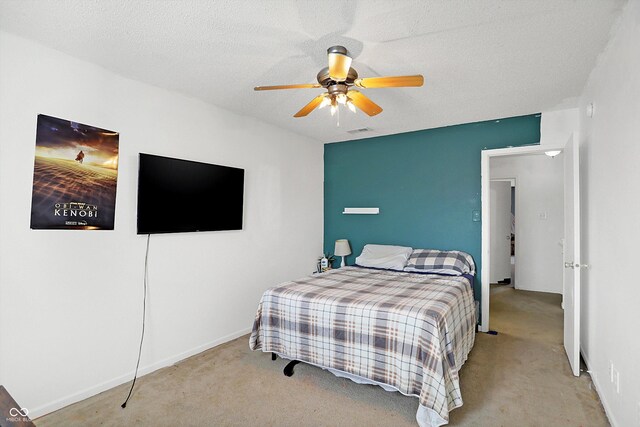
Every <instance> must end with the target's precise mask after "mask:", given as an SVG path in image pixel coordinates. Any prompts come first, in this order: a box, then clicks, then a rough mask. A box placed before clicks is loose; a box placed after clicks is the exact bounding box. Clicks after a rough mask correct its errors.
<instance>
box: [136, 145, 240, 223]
mask: <svg viewBox="0 0 640 427" xmlns="http://www.w3.org/2000/svg"><path fill="white" fill-rule="evenodd" d="M243 201H244V169H238V168H232V167H228V166H219V165H212V164H209V163H200V162H193V161H189V160H181V159H172V158H169V157H161V156H154V155H152V154H144V153H140V163H139V171H138V234H155V233H185V232H194V231H217V230H241V229H242V216H243Z"/></svg>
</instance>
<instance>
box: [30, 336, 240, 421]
mask: <svg viewBox="0 0 640 427" xmlns="http://www.w3.org/2000/svg"><path fill="white" fill-rule="evenodd" d="M249 332H251V328H247V329H242V330H239V331H236V332H234V333H231V334H229V335H226V336H224V337H221V338H218V339H216V340H213V341H211V342H208V343H206V344H202V345H199V346H197V347H194V348H192V349H190V350H187V351H184V352H182V353H178V354H176V355H174V356H171V357H167V358H166V359H162V360H160V361H158V362H155V363H152V364H151V365H147V366H142V367H140V369H138V377H141V376H144V375H147V374H150V373H152V372H155V371H157V370H158V369H162V368H165V367H167V366H171V365H173V364H174V363H176V362H179V361H181V360H184V359H186V358H188V357H191V356H194V355H196V354H198V353H202V352H203V351H205V350H209V349H211V348H213V347H216V346H219V345H221V344H224V343H226V342H229V341H231V340H234V339H236V338H238V337H241V336H243V335H245V334H248V333H249ZM247 345H249V344H248V343H247ZM133 374H134V371H133V370H132V371H131V372H128V373H126V374H123V375H120V376H119V377H116V378H113V379H111V380H108V381H104V382H102V383H100V384H97V385H95V386H92V387H89V388H86V389H84V390H81V391H79V392H77V393H73V394H70V395H68V396H65V397H62V398H60V399H57V400H54V401H53V402H49V403H46V404H44V405H41V406H38V407H36V408H33V409H32V408H29V416H30V417H31V419H35V418H38V417H41V416H43V415H46V414H50V413H51V412H54V411H57V410H58V409H62V408H64V407H65V406H69V405H71V404H74V403H76V402H80V401H81V400H84V399H87V398H89V397H91V396H95V395H96V394H99V393H102V392H103V391H106V390H109V389H111V388H114V387H117V386H119V385H121V384H124V383H126V382H128V381H131V379H132V378H133ZM123 398H124V396H123Z"/></svg>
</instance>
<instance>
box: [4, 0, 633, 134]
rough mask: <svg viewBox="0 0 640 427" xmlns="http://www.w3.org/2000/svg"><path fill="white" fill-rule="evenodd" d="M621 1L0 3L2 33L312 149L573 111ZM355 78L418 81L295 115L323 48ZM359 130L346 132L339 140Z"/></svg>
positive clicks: (308, 95)
mask: <svg viewBox="0 0 640 427" xmlns="http://www.w3.org/2000/svg"><path fill="white" fill-rule="evenodd" d="M624 4H625V1H624V0H579V1H576V0H519V1H506V0H502V1H500V0H450V1H424V0H392V1H386V0H367V1H365V0H359V1H335V0H334V1H326V0H313V1H302V0H298V1H294V0H261V1H258V0H254V1H242V0H217V1H211V0H184V1H152V0H55V1H54V0H48V1H47V0H41V1H38V0H0V29H2V30H4V31H7V32H10V33H14V34H17V35H20V36H23V37H25V38H29V39H33V40H36V41H38V42H41V43H42V44H44V45H47V46H50V47H53V48H55V49H58V50H60V51H63V52H66V53H69V54H70V55H73V56H75V57H78V58H82V59H85V60H87V61H90V62H93V63H96V64H99V65H101V66H103V67H105V68H107V69H110V70H113V71H115V72H117V73H119V74H121V75H123V76H126V77H129V78H132V79H136V80H140V81H144V82H148V83H151V84H153V85H157V86H160V87H163V88H167V89H171V90H175V91H178V92H181V93H183V94H186V95H189V96H193V97H196V98H199V99H202V100H204V101H207V102H209V103H212V104H217V105H220V106H223V107H225V108H228V109H230V110H233V111H236V112H238V113H240V114H243V115H247V116H252V117H255V118H258V119H260V120H263V121H265V122H268V123H272V124H274V125H276V126H279V127H282V128H286V129H290V130H292V131H294V132H297V133H299V134H304V135H308V136H310V137H312V138H316V139H318V140H321V141H323V142H333V141H342V140H347V139H356V138H363V137H367V136H374V135H386V134H393V133H399V132H406V131H412V130H419V129H427V128H434V127H440V126H446V125H452V124H459V123H468V122H474V121H480V120H488V119H493V118H501V117H510V116H518V115H524V114H531V113H536V112H540V111H545V110H549V109H553V108H557V107H558V106H559V105H564V106H573V105H575V102H576V97H577V96H579V95H580V93H581V92H582V88H583V86H584V84H585V82H586V80H587V77H588V75H589V73H590V71H591V69H592V68H593V67H594V65H595V62H596V58H597V56H598V54H599V53H600V52H601V51H602V50H603V48H604V46H605V44H606V42H607V40H608V39H609V35H610V31H611V27H612V25H613V23H614V22H615V20H616V18H617V17H618V15H619V13H620V11H621V8H622V7H623V6H624ZM336 44H339V45H343V46H345V47H346V48H347V49H349V51H350V52H351V54H352V56H353V57H354V62H353V67H354V68H355V69H356V70H357V71H358V73H359V74H360V76H361V77H373V76H384V75H404V74H418V73H421V74H423V75H424V76H425V85H424V86H423V87H421V88H396V89H368V90H367V89H363V90H362V91H363V92H365V93H366V94H367V95H368V96H369V97H370V98H371V99H372V100H373V101H375V102H376V103H378V104H379V105H380V106H382V108H383V109H384V111H383V112H382V113H381V114H380V115H378V116H375V117H368V116H366V115H364V114H363V113H361V112H358V113H357V114H355V115H354V114H352V113H350V112H349V111H344V112H342V113H341V115H340V126H339V127H338V126H336V118H335V117H333V118H332V117H331V116H330V115H329V111H328V110H327V109H324V110H316V111H314V112H312V113H311V114H310V115H309V116H307V117H306V118H299V119H294V118H293V117H292V116H293V114H294V113H295V112H296V111H298V110H299V109H300V108H301V107H302V106H303V105H305V104H306V103H307V102H309V101H310V100H311V99H312V98H313V97H314V96H316V95H317V94H319V93H320V92H321V89H300V90H286V91H269V92H254V91H253V87H254V86H256V85H272V84H291V83H314V82H315V76H316V74H317V72H318V71H319V70H320V68H322V67H324V66H326V49H327V48H328V47H330V46H333V45H336ZM365 127H368V128H370V129H371V131H370V132H367V133H362V134H356V135H352V134H350V133H347V131H349V130H353V129H358V128H365Z"/></svg>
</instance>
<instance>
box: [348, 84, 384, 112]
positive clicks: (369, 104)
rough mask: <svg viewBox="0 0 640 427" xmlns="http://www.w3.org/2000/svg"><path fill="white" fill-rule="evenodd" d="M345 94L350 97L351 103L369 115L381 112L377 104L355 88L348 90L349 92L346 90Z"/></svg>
mask: <svg viewBox="0 0 640 427" xmlns="http://www.w3.org/2000/svg"><path fill="white" fill-rule="evenodd" d="M347 96H348V97H349V99H351V102H353V105H355V106H356V107H358V108H359V109H361V110H362V111H364V112H365V113H366V114H368V115H370V116H375V115H376V114H380V113H381V112H382V108H381V107H380V106H379V105H378V104H376V103H375V102H373V101H372V100H370V99H369V98H368V97H367V96H365V95H363V94H362V93H361V92H359V91H357V90H350V91H349V92H347Z"/></svg>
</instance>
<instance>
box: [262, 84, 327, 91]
mask: <svg viewBox="0 0 640 427" xmlns="http://www.w3.org/2000/svg"><path fill="white" fill-rule="evenodd" d="M319 87H322V86H320V85H319V84H317V83H310V84H301V85H277V86H256V87H254V88H253V90H277V89H314V88H319Z"/></svg>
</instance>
